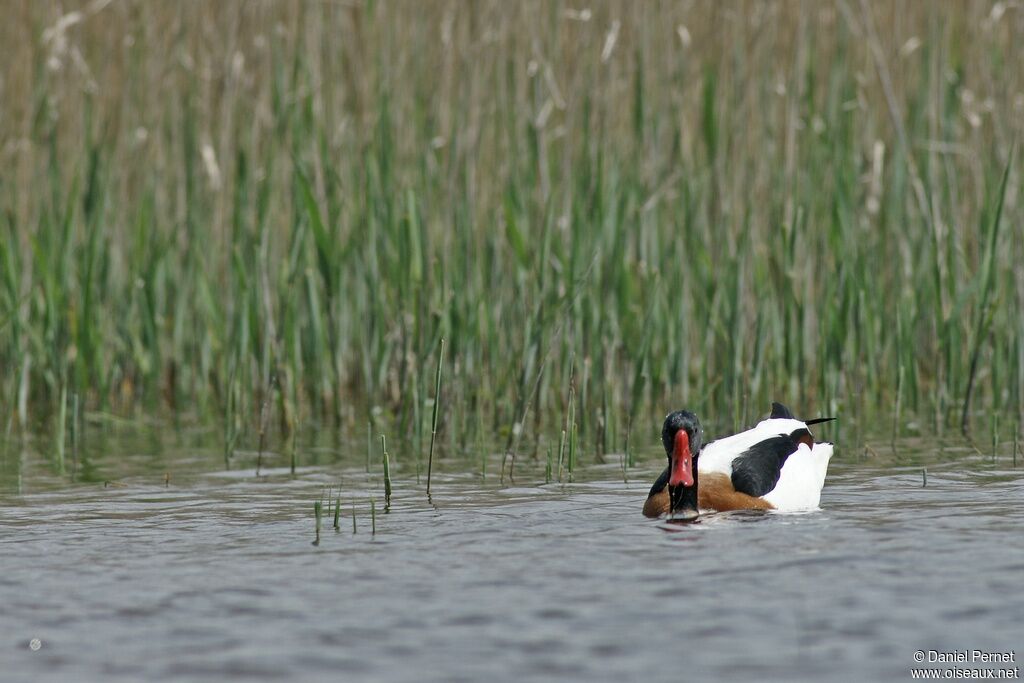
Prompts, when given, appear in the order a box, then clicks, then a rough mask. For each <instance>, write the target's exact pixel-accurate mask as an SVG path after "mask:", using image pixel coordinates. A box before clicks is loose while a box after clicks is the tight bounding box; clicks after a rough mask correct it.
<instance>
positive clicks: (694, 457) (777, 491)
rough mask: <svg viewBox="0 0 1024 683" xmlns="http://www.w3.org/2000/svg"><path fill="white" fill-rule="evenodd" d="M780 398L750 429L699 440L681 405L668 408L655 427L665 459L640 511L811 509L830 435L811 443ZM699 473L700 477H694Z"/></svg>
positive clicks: (687, 513)
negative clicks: (665, 464) (676, 408)
mask: <svg viewBox="0 0 1024 683" xmlns="http://www.w3.org/2000/svg"><path fill="white" fill-rule="evenodd" d="M834 419H835V418H831V417H824V418H818V419H814V420H806V421H803V420H798V419H797V418H795V417H793V413H792V412H791V411H790V410H789V408H787V407H786V406H784V405H782V404H781V403H772V412H771V415H770V416H769V417H768V419H766V420H762V421H761V422H759V423H758V424H757V425H756V426H754V428H753V429H748V430H747V431H745V432H740V433H739V434H734V435H732V436H727V437H725V438H722V439H716V440H715V441H711V442H710V443H708V444H706V445H705V444H704V443H703V439H704V430H703V428H702V427H701V424H700V420H698V419H697V416H696V415H694V414H693V413H691V412H689V411H687V410H679V411H676V412H674V413H670V414H669V415H668V416H667V417H666V418H665V425H664V427H663V428H662V430H661V441H662V444H663V445H664V446H665V453H666V454H667V455H668V467H667V468H665V471H664V472H662V473H661V476H660V477H658V479H657V481H655V482H654V486H652V487H651V492H650V493H649V494H648V496H647V502H646V503H644V514H645V515H646V516H648V517H660V516H661V515H664V514H668V513H670V512H671V513H672V514H673V515H675V516H677V517H696V516H697V514H698V510H700V509H704V510H718V511H726V510H783V511H795V510H814V509H816V508H817V507H818V503H819V502H820V500H821V489H822V487H823V486H824V485H825V472H826V470H827V469H828V461H829V458H831V457H832V444H831V443H815V441H814V437H813V436H812V435H811V431H810V430H809V429H808V427H809V426H810V425H814V424H819V423H821V422H828V421H829V420H834ZM698 479H699V485H698Z"/></svg>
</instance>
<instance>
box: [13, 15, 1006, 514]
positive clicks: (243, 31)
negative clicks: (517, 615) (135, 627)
mask: <svg viewBox="0 0 1024 683" xmlns="http://www.w3.org/2000/svg"><path fill="white" fill-rule="evenodd" d="M23 5H24V11H23V13H24V14H25V17H24V21H19V22H8V24H7V25H4V26H2V27H0V38H2V39H4V41H5V43H4V44H5V45H7V46H8V57H9V59H8V61H9V63H10V64H11V67H12V73H18V74H20V75H19V77H18V78H16V79H11V80H10V82H9V83H6V84H5V88H6V90H5V95H4V96H5V102H7V103H8V104H9V106H8V107H7V109H6V110H5V114H4V117H3V119H2V120H0V139H3V140H7V141H8V142H9V143H10V144H6V145H2V146H0V147H2V148H3V155H4V167H5V169H7V170H6V172H5V174H4V178H3V179H0V216H3V218H2V219H0V368H3V369H4V372H2V373H0V414H3V415H4V416H6V417H5V422H6V424H5V425H4V428H5V429H10V428H12V426H16V427H18V428H23V429H29V428H32V427H33V426H34V425H43V424H54V425H55V426H56V427H57V429H56V430H55V432H56V433H57V435H62V434H63V430H64V429H65V418H66V414H64V413H65V412H66V411H67V410H68V406H67V399H68V396H69V395H70V396H78V397H80V398H79V401H80V403H81V405H80V410H81V411H82V414H83V415H89V414H91V413H95V412H97V411H102V412H111V413H116V414H123V415H140V414H141V415H146V414H150V415H152V414H165V413H174V414H176V415H181V416H183V417H186V418H194V419H198V420H201V419H208V418H207V416H214V417H213V418H212V419H213V420H216V421H217V422H220V423H221V427H222V429H223V450H224V459H225V463H226V465H229V464H230V463H231V461H232V455H233V453H234V452H235V449H236V448H239V447H243V446H244V447H250V446H258V450H259V451H260V452H262V451H263V447H262V444H263V442H264V441H266V443H267V447H268V448H272V447H273V446H272V444H273V443H276V442H281V443H285V444H288V445H287V446H286V448H287V449H288V452H289V453H290V454H291V463H292V468H293V469H294V467H295V445H294V439H295V432H296V429H297V425H298V424H306V425H311V426H313V427H316V428H320V427H329V428H337V429H338V431H339V433H342V434H349V435H353V434H357V433H358V431H359V429H360V427H361V424H360V423H359V422H358V421H357V420H356V419H355V416H356V415H364V414H366V413H363V411H364V410H366V411H367V412H368V413H369V414H371V415H375V413H373V412H372V411H373V410H374V409H378V410H379V415H380V418H379V424H378V423H377V418H376V417H374V418H373V425H372V429H375V430H377V432H380V431H383V430H384V429H385V428H387V429H394V430H395V431H396V432H397V434H396V438H399V439H401V440H402V443H403V444H406V443H407V444H409V445H410V447H411V448H412V449H413V452H414V453H415V456H416V458H415V462H416V463H417V468H418V463H419V457H420V453H421V446H422V445H425V444H423V441H425V434H424V431H425V429H426V424H427V423H426V418H425V416H424V415H421V414H420V411H422V409H423V407H424V405H425V404H424V403H423V401H424V400H425V398H426V394H427V393H428V392H427V390H426V389H428V388H429V384H430V380H431V379H432V377H431V371H435V374H434V377H433V379H434V380H435V382H434V384H435V399H434V400H435V402H434V406H433V408H434V413H433V415H432V416H431V422H430V428H431V443H432V446H431V448H430V454H432V453H433V448H434V445H433V442H434V437H435V436H436V429H437V419H438V415H437V411H438V410H439V388H440V367H441V365H440V357H441V354H440V353H438V363H437V365H436V366H435V365H434V363H433V362H432V361H433V359H434V353H435V351H437V350H438V349H437V346H436V345H437V340H438V339H440V338H442V337H443V338H445V339H446V340H448V345H447V346H446V348H445V349H444V351H445V352H446V353H447V354H448V361H447V367H446V368H445V376H444V390H445V403H446V405H448V406H458V411H452V414H451V417H450V418H449V419H447V420H446V421H445V425H446V426H445V429H447V430H448V431H449V436H450V437H451V438H452V439H453V440H456V442H457V443H459V442H460V440H461V444H462V445H461V446H460V447H463V448H469V447H470V446H468V445H467V444H475V443H478V442H483V443H484V446H486V447H490V446H491V445H494V443H493V442H496V441H498V440H502V439H504V440H507V442H508V443H509V444H510V447H509V448H506V452H507V453H514V451H515V444H517V443H519V442H521V443H522V444H532V447H533V452H534V454H537V453H541V452H543V451H542V450H541V449H543V448H546V447H547V446H552V445H553V444H554V442H555V441H557V440H559V434H560V432H561V431H562V430H563V429H564V431H565V437H564V440H565V441H566V442H567V443H566V444H565V445H566V446H567V447H568V451H569V453H568V455H569V458H568V460H567V461H566V460H563V454H564V451H563V447H562V446H559V448H558V451H557V453H558V460H557V463H558V467H557V478H559V479H561V477H562V476H563V468H564V467H566V466H568V467H569V469H570V472H571V469H572V467H574V466H576V465H578V464H579V463H580V462H583V459H585V458H591V457H594V456H595V454H600V453H603V452H605V451H606V450H607V451H610V452H623V451H624V452H625V453H626V464H627V466H629V465H632V464H633V463H634V458H635V455H634V454H635V452H637V451H638V450H642V448H645V447H646V446H648V445H651V444H654V443H656V440H657V439H656V437H657V426H658V422H659V420H660V417H661V416H662V415H664V414H665V413H666V412H667V411H668V410H669V409H670V408H678V407H683V406H686V407H689V408H691V409H694V410H696V411H698V412H699V413H700V414H701V415H702V416H707V418H706V422H707V427H708V429H709V432H711V433H715V432H717V431H719V430H720V429H724V428H728V427H732V426H735V423H737V422H741V421H744V420H746V419H747V414H748V413H750V414H755V413H758V412H760V411H761V410H763V409H764V408H765V407H767V406H768V405H769V402H770V401H771V400H772V399H779V400H785V401H787V402H789V403H791V404H792V405H793V406H794V408H795V409H797V410H800V411H801V412H808V413H810V412H822V413H830V414H831V413H840V414H843V415H844V416H845V417H846V419H847V424H851V425H856V429H857V430H860V429H865V428H868V429H869V428H870V425H872V424H878V423H879V422H878V420H876V419H874V418H882V419H883V420H884V421H883V422H881V424H883V425H885V426H884V427H882V428H881V429H883V430H884V429H885V428H886V427H888V426H889V422H888V420H889V417H890V416H891V415H893V413H894V412H897V413H898V416H897V418H896V419H894V420H893V421H892V427H893V433H896V432H900V433H904V432H905V431H906V429H907V428H906V427H905V425H907V424H908V423H909V422H910V420H909V416H915V417H919V418H920V417H922V416H923V417H925V418H926V419H921V420H919V422H921V423H922V424H926V425H928V427H927V428H928V429H929V430H931V429H934V430H935V431H939V432H941V431H942V430H945V429H949V428H955V427H956V426H957V423H958V421H959V423H960V425H961V426H962V427H963V428H964V429H965V430H967V429H969V427H970V425H971V424H972V423H973V422H977V420H978V418H979V417H982V419H984V417H983V416H984V415H985V414H987V413H992V412H998V413H1002V414H1003V422H1002V424H1004V425H1005V424H1010V423H1015V422H1017V421H1018V420H1019V419H1020V417H1021V415H1022V401H1021V398H1022V394H1024V353H1022V351H1021V348H1022V347H1021V344H1022V342H1021V338H1022V337H1024V334H1022V330H1024V317H1022V316H1024V313H1022V311H1024V299H1022V296H1024V294H1022V290H1021V288H1020V286H1019V278H1018V276H1017V270H1018V266H1017V264H1019V263H1021V262H1022V261H1024V242H1022V241H1021V240H1019V239H1014V238H1013V237H1014V232H1013V229H1012V228H1013V227H1014V226H1019V225H1020V224H1021V219H1022V217H1024V216H1022V211H1024V209H1022V204H1021V202H1020V201H1019V199H1018V197H1019V196H1020V182H1021V180H1020V179H1021V171H1022V170H1024V167H1022V163H1021V160H1020V157H1021V155H1014V154H1011V153H1010V151H1009V150H1010V148H1011V146H1012V143H1013V141H1014V140H1015V139H1017V138H1019V137H1020V135H1021V133H1022V132H1024V118H1022V117H1021V116H1020V115H1019V112H1018V111H1017V107H1018V106H1019V105H1018V103H1017V102H1016V100H1015V99H1014V98H1015V97H1016V93H1020V92H1022V91H1024V71H1022V70H1021V69H1018V68H1015V65H1017V64H1020V63H1021V61H1022V59H1024V46H1022V44H1021V43H1020V41H1018V40H1016V38H1015V33H1014V31H1013V30H1012V21H1013V20H1014V16H1015V15H1014V13H1013V12H1006V13H1005V14H1004V15H1001V16H998V17H997V16H996V14H994V13H993V12H991V7H990V6H989V5H987V4H984V3H975V2H966V3H956V4H951V5H942V6H939V7H932V6H927V7H926V6H924V5H915V4H893V5H891V6H890V5H888V4H885V3H883V4H881V5H879V4H877V3H865V4H862V5H856V4H853V5H851V6H850V7H846V6H845V5H844V6H843V8H841V9H842V11H840V10H837V9H836V7H834V6H831V5H829V6H823V7H814V8H813V9H812V10H811V11H809V12H808V11H806V7H804V6H803V5H802V4H797V3H787V2H781V3H771V4H758V3H749V4H748V3H724V4H723V3H707V4H697V5H693V6H690V5H682V4H675V3H664V4H655V5H648V4H642V3H641V4H618V3H601V4H599V5H598V6H595V7H594V8H593V12H592V15H590V19H589V20H588V21H579V20H577V18H573V17H570V16H568V15H567V14H566V13H565V12H563V11H561V10H562V9H564V8H563V7H562V5H561V4H558V3H555V4H552V5H551V6H550V7H551V11H550V17H551V20H550V21H548V20H545V21H538V19H537V16H536V12H535V11H534V9H535V8H533V9H531V8H532V6H530V5H519V4H517V3H484V4H483V5H481V6H480V7H479V8H477V9H476V10H474V11H473V12H457V13H454V14H451V15H450V16H449V14H448V10H447V9H446V8H445V7H444V6H442V5H441V4H431V3H427V4H424V5H417V6H416V7H415V8H414V9H412V10H411V11H410V10H409V8H407V7H405V6H403V5H401V4H399V3H387V2H373V3H369V2H367V3H362V2H355V3H312V4H309V3H247V2H242V1H240V0H229V1H227V2H222V3H211V4H204V5H197V6H194V7H188V8H187V10H186V11H182V10H181V8H179V7H178V6H177V5H171V4H164V3H150V4H143V5H141V6H139V7H137V8H134V9H132V10H131V11H128V10H127V9H126V8H123V7H120V6H118V5H117V4H114V5H111V6H109V7H106V8H105V9H99V10H95V11H99V12H102V14H99V15H96V16H94V15H93V14H91V13H92V12H93V11H94V8H91V7H90V8H86V9H84V10H83V14H82V17H81V21H80V22H79V23H77V24H74V25H72V26H70V27H63V28H59V29H58V30H59V31H61V32H62V33H61V35H60V36H59V37H60V39H59V40H56V39H49V40H43V39H42V34H43V31H44V30H46V29H47V28H50V27H56V26H58V23H59V22H58V21H57V20H58V19H59V16H58V14H59V7H58V8H55V7H54V6H53V4H52V3H30V2H26V3H23ZM872 12H873V13H874V15H875V16H870V14H871V13H872ZM883 16H885V17H888V18H894V19H897V20H893V21H888V20H887V21H882V20H881V18H882V17H883ZM869 20H870V21H869ZM614 22H618V24H617V25H619V26H620V27H621V30H619V31H618V32H617V33H616V34H615V36H614V39H612V37H611V36H610V26H612V25H613V23H614ZM61 26H64V25H63V24H62V25H61ZM154 27H162V29H166V30H156V29H155V28H154ZM281 27H284V28H283V30H282V29H281ZM438 27H443V30H442V29H438ZM681 27H685V28H686V30H685V31H684V30H682V29H681ZM439 31H440V33H441V34H443V35H442V38H441V39H439V37H438V36H439ZM211 32H212V33H215V34H216V35H218V36H222V37H223V39H222V40H217V41H207V40H200V39H199V37H201V36H203V35H206V34H207V33H211ZM48 35H49V34H48ZM908 37H915V38H917V40H916V41H908ZM129 39H130V40H129ZM112 44H118V45H124V46H125V47H124V49H123V50H117V51H115V52H111V51H110V50H109V46H110V45H112ZM214 93H215V94H216V96H213V94H214ZM574 381H575V392H576V393H575V395H574V397H573V401H574V402H575V406H574V411H575V418H574V419H573V420H572V423H566V422H565V421H564V419H563V418H564V417H565V415H566V412H567V407H568V406H567V405H566V392H565V389H566V387H567V385H570V384H572V383H573V382H574ZM896 404H898V405H899V410H898V411H894V408H895V406H896ZM531 410H532V411H533V415H532V417H533V419H532V420H530V419H528V417H530V415H529V412H530V411H531ZM455 412H457V413H458V415H457V416H456V415H455V414H454V413H455ZM447 414H448V413H446V415H447ZM1007 420H1008V421H1009V422H1008V421H1007ZM981 424H982V425H983V424H984V422H982V423H981ZM474 430H477V431H475V432H474ZM505 430H508V432H507V433H506V431H505ZM466 432H469V433H472V434H473V435H474V436H475V437H476V438H474V439H468V438H466V437H465V434H466ZM63 443H64V439H63V437H62V438H60V439H59V443H58V444H56V449H57V453H56V454H55V459H57V460H58V461H59V460H60V459H61V458H60V457H59V456H60V452H61V451H62V449H63V447H64V446H63ZM473 447H475V446H473ZM523 450H524V451H525V450H526V448H525V447H524V448H523ZM403 452H404V451H403ZM480 452H481V454H482V453H484V451H483V450H481V451H480ZM513 457H514V456H513ZM431 460H432V455H428V460H427V478H428V486H429V484H430V475H431ZM368 461H369V454H368ZM513 462H514V460H513ZM483 469H484V463H483V458H482V456H481V472H483ZM417 472H418V469H417ZM553 476H554V472H553ZM386 505H387V503H386Z"/></svg>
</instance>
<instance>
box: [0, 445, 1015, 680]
mask: <svg viewBox="0 0 1024 683" xmlns="http://www.w3.org/2000/svg"><path fill="white" fill-rule="evenodd" d="M5 453H6V454H5V455H3V456H2V457H3V458H4V460H3V461H2V462H0V464H2V467H0V472H2V476H0V604H2V610H0V672H2V674H0V679H2V680H4V681H46V680H54V681H57V680H60V681H63V680H72V679H73V680H95V681H107V680H133V681H134V680H222V679H242V680H258V679H274V680H276V679H281V678H285V677H287V678H289V679H293V680H323V679H325V678H326V677H328V676H330V677H333V678H334V679H336V680H384V681H423V680H445V681H458V680H465V681H479V680H485V679H486V680H500V681H524V680H537V681H548V680H566V679H571V680H586V681H594V680H602V681H603V680H643V679H647V680H657V681H661V680H665V681H682V680H694V679H696V678H697V677H698V676H700V677H704V678H710V680H751V681H763V680H780V681H793V680H814V681H820V680H867V679H882V680H910V673H909V672H910V669H911V668H912V667H915V666H917V664H915V663H914V660H913V655H914V652H915V651H917V650H926V651H927V650H964V649H968V650H970V649H981V650H1001V651H1010V650H1016V651H1017V655H1021V654H1024V652H1022V640H1024V635H1022V634H1024V628H1022V626H1021V622H1022V618H1024V591H1022V583H1021V578H1022V576H1024V542H1022V540H1021V539H1022V534H1021V529H1022V526H1024V506H1022V503H1024V476H1022V472H1021V470H1020V469H1015V468H1014V467H1013V466H1012V465H1011V460H1010V457H1009V456H1008V455H1006V456H1005V457H1003V456H1001V457H999V458H998V459H996V460H995V461H993V460H992V459H991V458H989V457H986V456H981V455H978V454H976V453H974V452H973V451H971V450H970V449H969V448H966V447H964V448H959V449H946V450H945V451H944V452H942V453H938V452H936V451H935V449H933V448H931V447H930V446H928V445H927V444H921V443H917V442H907V443H906V444H902V445H900V446H899V447H898V448H897V452H896V455H895V456H886V457H885V458H881V457H879V458H868V459H864V458H861V457H859V456H857V455H853V454H849V453H845V452H844V451H843V450H842V449H841V448H840V449H839V451H838V454H837V457H836V458H835V459H834V460H833V466H832V468H831V469H830V474H829V478H828V482H827V484H826V488H825V491H824V493H823V495H822V507H823V509H822V510H821V511H820V512H814V513H807V514H791V515H782V514H754V513H731V514H712V515H708V516H705V517H703V518H701V519H700V520H699V522H697V523H694V524H689V525H685V526H674V525H671V524H667V523H665V522H652V521H648V520H646V519H644V518H643V517H642V516H641V515H640V512H639V511H640V507H641V504H642V502H643V499H644V496H645V494H646V490H647V486H648V481H649V479H648V475H653V473H654V471H655V469H656V468H657V467H658V466H659V465H660V464H661V463H660V461H658V460H657V459H656V458H655V457H653V456H654V453H653V452H652V453H651V455H652V459H651V460H650V461H649V463H648V468H646V469H645V470H641V471H632V472H631V473H630V478H631V481H630V482H629V483H624V481H623V476H622V472H621V469H620V468H619V467H618V466H617V465H615V464H610V465H605V466H592V467H590V468H587V469H585V470H584V471H582V472H581V473H580V477H579V478H580V479H582V480H583V481H582V482H581V483H575V484H572V485H568V486H561V485H557V484H549V485H544V484H543V483H542V482H543V470H539V472H540V474H539V475H538V470H537V469H536V467H534V468H533V469H532V470H531V469H529V468H524V469H523V470H522V471H521V472H522V473H521V475H520V477H519V478H518V480H517V483H516V485H515V486H505V487H502V486H501V485H500V484H499V482H498V481H497V478H496V477H493V476H492V477H488V478H487V479H486V480H485V481H483V480H481V478H480V476H479V475H477V474H456V473H454V472H453V471H451V470H454V469H463V470H466V469H467V467H468V466H462V467H456V466H454V465H452V466H451V467H450V468H449V471H445V470H444V468H442V471H441V474H440V475H439V476H438V478H437V479H436V480H435V483H434V487H433V502H432V504H431V503H428V501H427V499H426V496H425V495H424V493H423V487H422V486H417V485H416V484H415V480H414V478H413V475H412V471H411V469H412V468H411V467H404V468H403V466H402V464H401V462H400V463H399V464H398V465H397V466H396V474H397V476H396V492H397V493H396V498H395V500H394V504H393V506H392V510H391V512H390V513H388V514H384V513H383V511H382V510H381V509H380V508H382V507H383V505H382V500H381V498H382V493H381V490H380V481H381V480H380V474H379V473H377V472H374V473H373V474H370V475H367V474H366V472H365V470H364V469H363V468H362V467H360V466H358V465H354V464H353V463H351V462H349V463H348V465H343V464H330V463H322V464H320V465H318V466H307V467H304V468H302V469H301V470H300V473H299V476H298V477H296V478H294V479H293V478H291V477H290V476H288V475H287V473H286V472H285V471H283V470H282V469H280V468H279V466H280V465H281V464H282V463H281V461H280V460H279V459H278V460H275V461H274V462H272V463H270V464H271V465H273V466H275V467H278V469H273V470H270V472H269V475H267V476H263V477H261V478H256V477H255V476H254V473H253V470H252V469H245V470H239V471H234V472H223V471H221V472H217V471H210V470H211V469H213V468H214V467H215V466H216V455H215V453H216V451H215V450H210V451H205V455H203V453H204V452H203V451H201V450H192V449H190V448H187V447H181V446H180V445H179V446H178V447H176V448H173V449H169V450H168V449H160V453H159V455H156V454H154V453H153V452H150V451H147V447H143V446H140V447H138V448H137V449H136V450H133V451H131V452H126V453H123V454H122V455H119V456H115V455H113V454H108V455H107V456H106V457H105V458H100V457H98V456H97V458H96V461H95V462H93V463H89V467H90V468H91V469H90V470H89V472H91V474H89V476H86V477H82V476H78V477H77V478H78V479H79V481H78V483H75V484H73V485H68V484H66V483H65V482H66V481H67V479H68V475H67V474H65V475H64V476H60V475H58V474H55V473H54V465H53V464H52V462H50V461H47V462H46V463H42V462H40V461H37V460H36V459H35V458H34V457H33V456H30V455H26V454H25V453H24V452H21V451H19V450H18V449H17V448H13V449H12V448H7V450H6V451H5ZM133 453H134V455H133ZM197 453H199V454H198V455H197ZM82 465H83V463H80V462H77V463H75V465H74V467H76V468H77V472H78V473H79V475H81V474H82V472H83V471H84V469H83V467H82ZM922 466H926V467H927V468H928V485H927V487H922V475H921V468H922ZM70 469H71V465H70V464H66V466H65V472H67V471H68V470H70ZM375 469H376V468H375ZM165 470H166V471H168V472H172V476H171V480H170V482H169V483H168V485H166V486H165V483H164V477H163V475H162V472H163V471H165ZM119 472H121V475H120V479H119V480H118V481H117V482H115V483H113V484H111V485H107V486H104V484H103V483H101V482H102V481H103V480H105V479H106V478H110V479H113V478H114V477H115V475H118V473H119ZM204 472H205V473H204ZM538 476H539V477H540V483H538V480H537V477H538ZM83 478H84V479H90V480H93V481H86V482H82V481H81V479H83ZM634 478H635V479H634ZM339 479H340V480H341V495H342V500H343V502H344V505H343V508H342V509H343V515H342V518H341V520H340V523H341V530H340V531H339V532H336V531H334V530H333V529H332V528H331V523H332V520H331V518H330V516H328V515H325V520H324V531H323V534H322V539H321V543H320V545H319V546H318V547H314V546H313V545H311V541H312V540H313V532H314V522H313V518H312V503H313V501H314V500H315V499H317V497H318V496H319V495H320V493H321V491H322V489H323V487H324V486H325V485H328V484H335V483H337V482H338V481H339ZM371 496H372V497H375V498H376V501H377V505H378V514H377V520H376V523H377V534H376V535H375V536H374V535H372V534H371V533H370V531H371V529H370V526H371V520H370V515H369V509H368V508H369V499H370V498H371ZM353 502H354V503H355V505H356V518H357V524H358V533H356V534H355V535H353V533H352V508H351V505H352V503H353ZM34 639H35V640H34ZM33 647H37V648H38V649H33ZM1018 659H1019V657H1018ZM962 666H970V665H962ZM1011 666H1012V665H1011Z"/></svg>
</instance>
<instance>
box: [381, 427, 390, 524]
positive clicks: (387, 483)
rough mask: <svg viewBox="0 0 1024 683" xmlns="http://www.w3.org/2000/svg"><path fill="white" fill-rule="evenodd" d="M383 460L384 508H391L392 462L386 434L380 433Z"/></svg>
mask: <svg viewBox="0 0 1024 683" xmlns="http://www.w3.org/2000/svg"><path fill="white" fill-rule="evenodd" d="M380 452H381V460H382V461H383V462H384V509H385V510H388V509H390V508H391V464H390V462H389V461H388V446H387V441H386V439H385V438H384V435H383V434H381V435H380Z"/></svg>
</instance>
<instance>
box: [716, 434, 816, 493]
mask: <svg viewBox="0 0 1024 683" xmlns="http://www.w3.org/2000/svg"><path fill="white" fill-rule="evenodd" d="M797 431H806V430H797ZM795 433H796V432H794V434H795ZM800 436H802V435H798V437H797V438H799V437H800ZM797 438H793V436H790V435H787V434H779V435H778V436H773V437H771V438H770V439H765V440H764V441H761V442H759V443H756V444H754V445H753V446H751V447H750V448H748V449H747V450H745V451H744V452H743V453H740V454H739V455H738V456H736V458H735V459H733V461H732V486H733V488H734V489H736V490H737V491H739V492H740V493H745V494H747V495H748V496H754V497H755V498H759V497H761V496H763V495H765V494H766V493H768V492H769V491H771V490H772V489H774V488H775V485H776V484H778V483H779V475H780V473H781V472H782V466H783V465H784V464H785V463H786V458H788V457H789V456H790V455H792V454H793V453H795V452H796V449H797V447H798V446H799V445H800V442H799V441H798V440H797Z"/></svg>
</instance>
